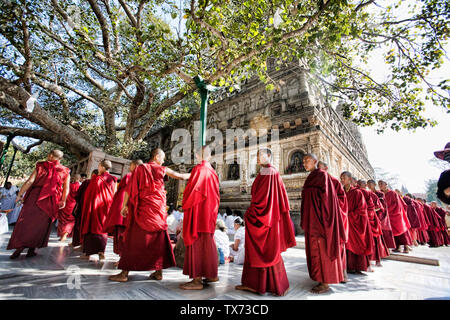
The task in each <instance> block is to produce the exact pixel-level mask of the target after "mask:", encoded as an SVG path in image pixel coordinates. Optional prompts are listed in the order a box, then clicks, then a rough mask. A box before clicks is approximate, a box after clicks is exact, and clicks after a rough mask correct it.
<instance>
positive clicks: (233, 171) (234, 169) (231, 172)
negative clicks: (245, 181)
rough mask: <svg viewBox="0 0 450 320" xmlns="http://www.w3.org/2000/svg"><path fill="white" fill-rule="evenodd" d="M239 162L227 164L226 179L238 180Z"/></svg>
mask: <svg viewBox="0 0 450 320" xmlns="http://www.w3.org/2000/svg"><path fill="white" fill-rule="evenodd" d="M239 178H240V175H239V164H238V163H236V161H235V162H234V163H232V164H229V165H228V170H227V180H239Z"/></svg>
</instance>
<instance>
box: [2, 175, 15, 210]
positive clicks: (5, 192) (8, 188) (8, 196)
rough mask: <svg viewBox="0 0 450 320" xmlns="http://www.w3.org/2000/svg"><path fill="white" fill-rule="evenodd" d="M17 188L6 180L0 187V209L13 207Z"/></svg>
mask: <svg viewBox="0 0 450 320" xmlns="http://www.w3.org/2000/svg"><path fill="white" fill-rule="evenodd" d="M17 191H19V189H18V188H17V187H16V186H13V185H12V183H11V182H9V181H7V182H6V183H5V186H4V187H2V188H0V210H9V209H14V206H15V202H16V196H17V194H16V192H17Z"/></svg>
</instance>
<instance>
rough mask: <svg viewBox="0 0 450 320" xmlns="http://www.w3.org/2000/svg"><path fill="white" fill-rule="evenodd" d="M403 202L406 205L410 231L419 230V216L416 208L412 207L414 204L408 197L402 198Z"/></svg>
mask: <svg viewBox="0 0 450 320" xmlns="http://www.w3.org/2000/svg"><path fill="white" fill-rule="evenodd" d="M403 201H404V202H405V203H406V213H407V216H408V221H409V224H410V225H411V228H412V229H418V228H420V220H419V214H418V212H417V209H416V207H415V206H414V202H413V200H412V199H411V198H410V197H406V196H405V197H403Z"/></svg>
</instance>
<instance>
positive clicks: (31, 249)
mask: <svg viewBox="0 0 450 320" xmlns="http://www.w3.org/2000/svg"><path fill="white" fill-rule="evenodd" d="M35 256H37V253H36V252H35V251H34V248H30V249H28V252H27V255H26V257H27V258H33V257H35Z"/></svg>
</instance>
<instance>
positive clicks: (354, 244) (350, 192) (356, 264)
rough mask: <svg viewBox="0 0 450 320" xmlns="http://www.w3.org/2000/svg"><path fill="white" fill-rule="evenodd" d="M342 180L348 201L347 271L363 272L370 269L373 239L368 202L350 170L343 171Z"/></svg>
mask: <svg viewBox="0 0 450 320" xmlns="http://www.w3.org/2000/svg"><path fill="white" fill-rule="evenodd" d="M341 182H342V184H343V185H344V190H345V192H346V195H347V202H348V224H349V234H348V241H347V245H346V248H347V272H349V273H356V274H362V272H361V271H368V269H369V266H370V261H369V258H370V256H371V255H372V241H373V235H372V228H371V226H370V221H369V216H368V213H367V202H366V200H365V196H364V193H363V192H362V191H361V189H359V188H357V187H353V186H352V174H351V173H350V172H348V171H344V172H342V173H341Z"/></svg>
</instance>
